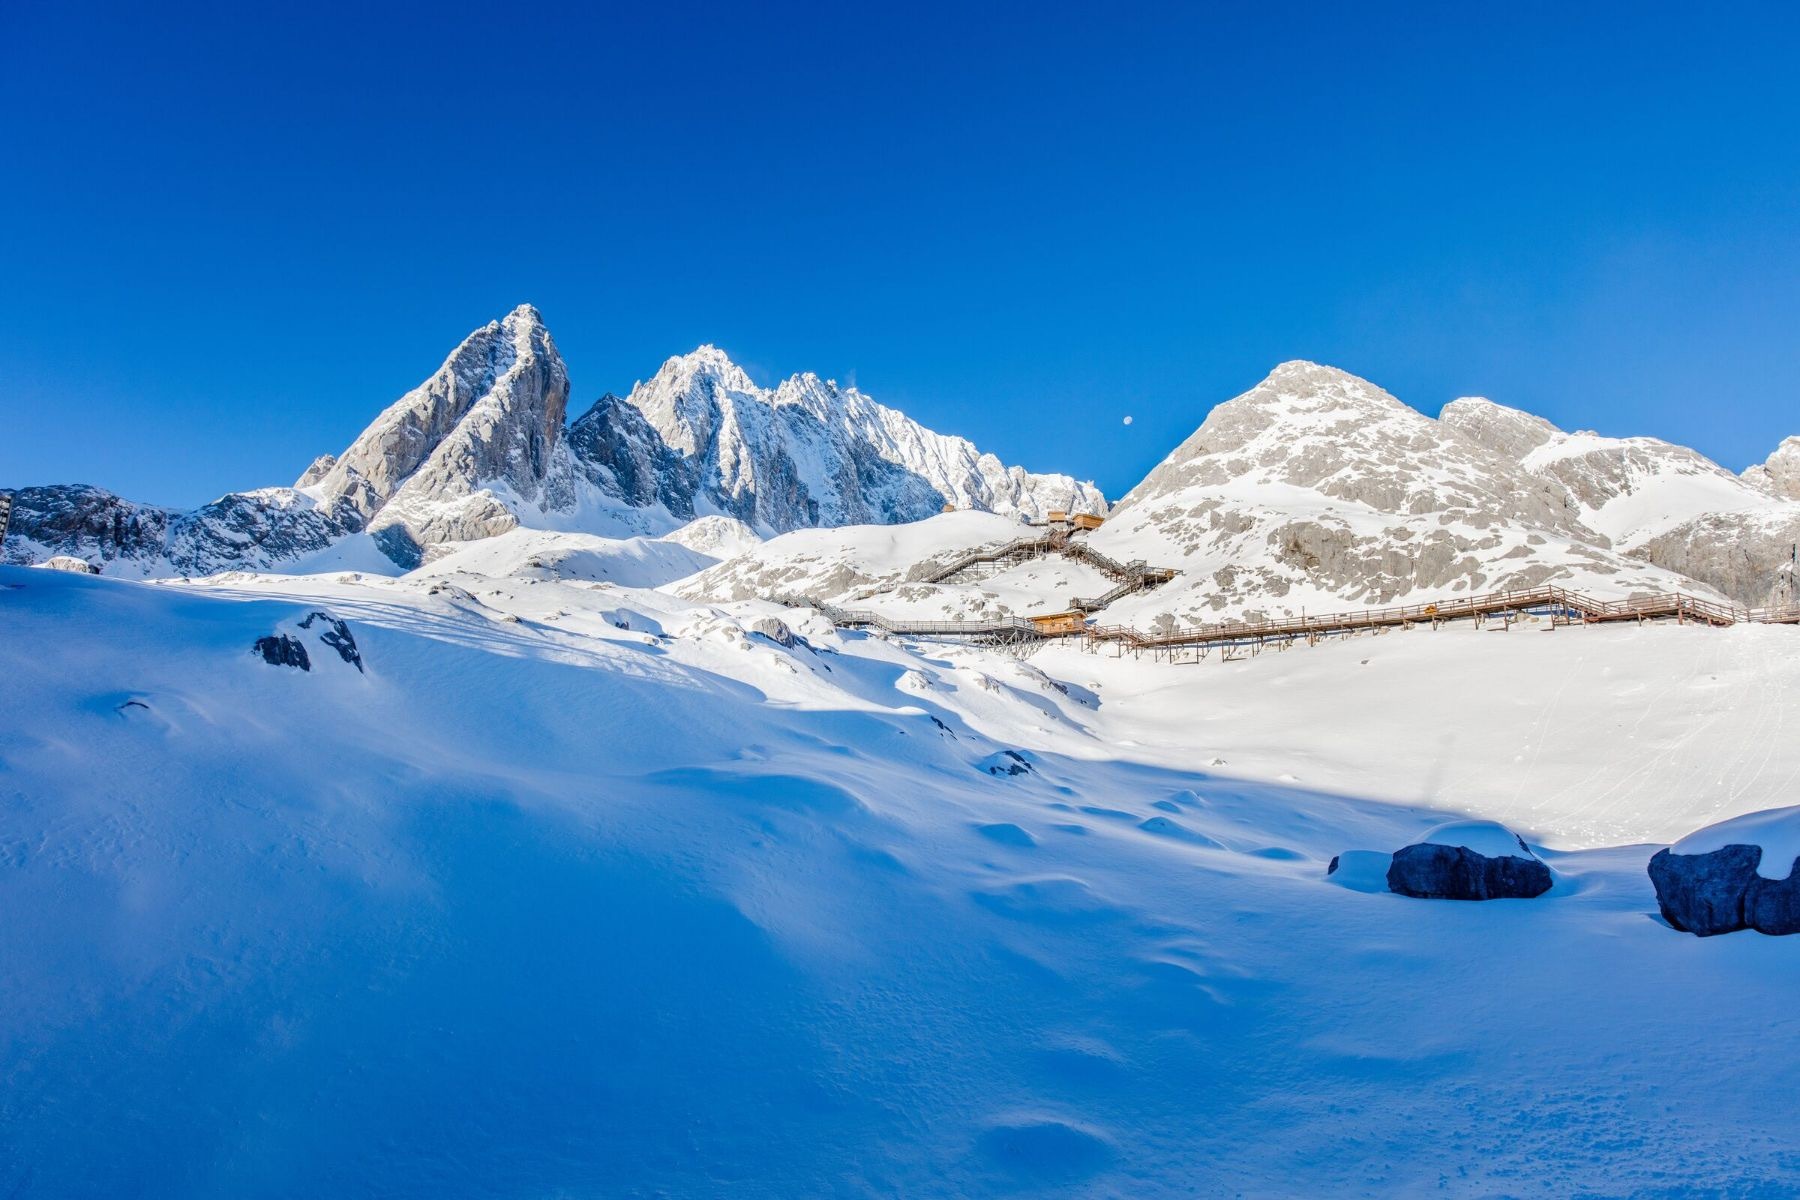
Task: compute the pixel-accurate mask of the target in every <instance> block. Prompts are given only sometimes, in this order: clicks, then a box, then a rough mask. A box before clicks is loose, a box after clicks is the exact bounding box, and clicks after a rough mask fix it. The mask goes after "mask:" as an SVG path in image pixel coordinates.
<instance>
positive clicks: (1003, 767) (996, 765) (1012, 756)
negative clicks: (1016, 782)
mask: <svg viewBox="0 0 1800 1200" xmlns="http://www.w3.org/2000/svg"><path fill="white" fill-rule="evenodd" d="M981 769H982V770H984V771H986V772H987V773H988V774H989V775H999V776H1010V775H1029V774H1031V773H1032V772H1033V771H1034V770H1036V769H1037V768H1035V767H1033V766H1032V765H1031V760H1030V759H1028V758H1026V757H1025V756H1024V755H1023V754H1021V753H1019V752H1018V751H1017V750H1002V751H1000V752H999V753H998V754H990V755H988V756H987V757H986V758H984V759H982V760H981Z"/></svg>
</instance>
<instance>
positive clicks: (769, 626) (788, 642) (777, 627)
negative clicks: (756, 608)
mask: <svg viewBox="0 0 1800 1200" xmlns="http://www.w3.org/2000/svg"><path fill="white" fill-rule="evenodd" d="M750 632H752V633H760V634H762V635H763V636H764V637H766V638H768V639H769V640H770V641H771V642H774V643H775V644H776V645H777V646H786V647H787V648H789V649H790V650H791V649H793V647H794V645H795V643H796V642H798V641H799V639H798V638H796V637H795V636H794V631H793V630H791V629H789V628H788V627H787V622H786V621H783V620H782V619H781V618H780V617H760V618H758V619H757V620H756V621H755V622H754V623H752V624H751V626H750Z"/></svg>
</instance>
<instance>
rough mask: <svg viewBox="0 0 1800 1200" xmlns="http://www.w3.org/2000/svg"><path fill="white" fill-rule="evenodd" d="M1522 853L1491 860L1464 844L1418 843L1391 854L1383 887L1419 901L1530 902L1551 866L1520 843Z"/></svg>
mask: <svg viewBox="0 0 1800 1200" xmlns="http://www.w3.org/2000/svg"><path fill="white" fill-rule="evenodd" d="M1520 850H1521V852H1522V854H1521V855H1517V856H1515V855H1511V854H1502V855H1497V856H1494V857H1492V858H1490V857H1489V856H1487V855H1485V854H1477V853H1476V852H1475V851H1473V850H1470V849H1469V848H1468V847H1466V846H1440V845H1437V844H1435V843H1430V842H1423V843H1420V844H1418V845H1413V846H1403V847H1401V848H1400V849H1399V850H1397V851H1395V852H1394V861H1393V862H1392V863H1391V864H1390V865H1389V867H1388V873H1387V881H1388V890H1389V891H1390V892H1395V893H1397V894H1399V895H1402V896H1414V897H1417V898H1419V899H1421V900H1504V899H1522V900H1529V899H1530V898H1532V897H1533V896H1541V895H1543V894H1544V893H1545V892H1547V891H1549V890H1550V887H1551V885H1552V883H1554V882H1555V881H1554V880H1553V879H1552V878H1551V876H1550V868H1549V867H1546V866H1545V865H1544V864H1543V863H1542V862H1540V861H1538V859H1537V857H1536V856H1535V855H1532V854H1531V852H1530V851H1529V850H1526V849H1525V848H1524V846H1523V844H1521V845H1520Z"/></svg>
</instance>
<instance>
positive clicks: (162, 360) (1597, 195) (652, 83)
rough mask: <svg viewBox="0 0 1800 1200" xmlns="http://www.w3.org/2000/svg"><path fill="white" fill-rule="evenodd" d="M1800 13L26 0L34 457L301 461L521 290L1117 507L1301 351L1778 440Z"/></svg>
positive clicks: (0, 84)
mask: <svg viewBox="0 0 1800 1200" xmlns="http://www.w3.org/2000/svg"><path fill="white" fill-rule="evenodd" d="M1797 12H1800V6H1796V5H1793V4H1781V5H1767V6H1757V5H1728V6H1724V7H1722V8H1717V9H1710V10H1709V9H1703V8H1699V7H1695V6H1692V5H1672V4H1670V5H1659V4H1637V3H1633V4H1619V5H1606V4H1592V5H1590V4H1578V5H1570V4H1566V3H1560V2H1559V3H1554V4H1508V5H1486V6H1475V5H1460V4H1439V3H1430V4H1421V5H1417V6H1384V5H1363V4H1342V5H1338V4H1330V5H1327V4H1317V5H1296V6H1291V7H1289V6H1283V5H1279V4H1240V3H1234V4H1229V5H1199V4H1196V5H1180V6H1171V7H1167V8H1163V7H1154V6H1133V5H1099V4H1080V5H1067V6H1058V5H1044V4H1031V5H1019V6H1016V7H1013V6H1003V5H997V4H972V5H971V4H956V5H946V6H943V7H928V6H924V5H915V4H890V5H866V4H832V5H821V6H818V7H816V8H813V7H809V8H802V7H788V6H783V5H767V4H756V5H724V4H720V5H718V6H716V7H712V6H709V7H698V6H686V5H682V4H669V3H655V4H633V5H629V6H625V5H620V6H601V5H585V4H574V5H567V6H563V5H559V4H554V3H548V4H533V5H527V6H517V5H514V6H507V5H496V4H491V3H490V4H483V5H479V6H470V7H467V8H462V9H459V8H458V7H457V6H456V5H454V4H433V5H429V6H420V7H419V8H417V9H416V10H414V11H411V12H408V11H405V9H404V7H403V6H398V5H395V6H389V5H382V4H370V3H360V4H355V5H344V6H337V5H332V4H284V5H263V4H244V3H238V2H233V3H219V4H213V5H191V4H186V3H180V2H176V0H158V3H155V4H143V3H130V4H124V3H119V4H94V3H83V2H80V0H0V112H4V113H5V114H6V119H5V120H4V121H0V172H3V173H0V181H3V182H4V186H0V414H3V415H4V416H5V418H6V421H7V424H6V427H5V430H4V432H3V433H0V483H5V484H27V483H47V482H66V481H77V480H79V481H86V482H95V483H99V484H102V485H104V486H107V487H110V488H112V489H114V490H116V491H119V492H121V493H123V494H125V495H128V496H131V497H133V498H135V499H142V500H149V501H157V502H163V503H172V504H183V505H186V504H193V503H197V502H201V501H204V500H206V499H209V498H211V497H212V496H214V495H216V494H218V493H221V492H224V491H226V490H230V489H234V488H241V487H247V486H255V485H261V484H268V483H285V482H289V481H290V480H291V479H292V478H293V477H294V476H295V475H296V474H297V473H298V472H299V471H300V470H301V469H302V468H303V467H304V466H305V465H306V463H307V462H308V461H309V460H310V459H311V458H312V456H313V455H315V454H317V453H320V452H323V451H327V450H337V449H340V448H342V446H343V445H344V444H345V443H346V442H348V441H349V440H350V439H351V438H352V437H353V436H354V435H355V434H356V433H357V432H358V430H360V429H361V427H362V426H363V425H364V424H365V423H366V422H367V421H368V419H369V418H370V417H372V416H373V415H374V414H375V413H376V412H377V411H378V410H379V409H380V408H382V407H383V406H384V405H386V404H387V403H388V402H390V401H391V400H392V399H393V398H394V397H396V396H397V395H399V394H400V393H401V392H403V391H405V390H406V389H407V388H409V387H411V386H413V385H414V384H416V383H417V382H418V381H420V380H421V379H422V378H424V377H425V376H426V375H427V374H429V373H430V372H431V371H432V370H433V369H435V368H436V366H437V365H438V364H439V362H440V361H441V360H442V359H443V357H444V355H445V354H447V353H448V352H449V350H450V349H451V348H452V347H453V346H454V345H455V344H456V342H457V340H458V339H459V338H461V337H462V336H463V335H464V334H465V333H467V332H468V331H469V330H470V329H473V328H474V327H476V326H478V325H480V324H482V323H484V322H486V321H487V320H489V319H491V318H493V317H497V316H500V315H502V314H504V313H505V312H506V311H507V310H508V309H510V308H511V307H512V306H513V305H515V304H517V303H519V302H521V301H530V302H531V303H534V304H536V305H537V306H538V307H539V308H540V309H541V310H542V311H543V313H544V315H545V318H546V319H547V321H548V322H549V324H550V328H551V330H552V332H553V333H554V334H555V336H556V339H557V341H558V343H559V344H560V345H561V347H562V350H563V353H564V355H565V357H566V358H567V359H568V362H569V367H570V371H571V374H572V376H573V379H574V386H575V398H574V400H573V402H572V407H573V408H575V409H576V410H577V411H579V410H581V409H582V408H585V406H586V404H587V403H588V402H589V401H591V400H592V399H593V398H594V397H596V396H598V395H600V394H601V393H602V392H604V391H607V390H609V389H610V390H621V389H624V388H626V387H628V386H629V385H630V384H631V383H632V382H633V381H634V380H636V379H638V378H641V377H644V376H646V375H648V374H649V373H651V372H652V371H654V370H655V368H656V366H657V365H658V364H659V363H660V362H661V361H662V359H663V358H665V357H666V356H668V355H669V354H672V353H679V352H682V351H685V350H688V349H691V348H692V347H693V346H695V345H696V344H698V343H700V342H706V341H710V342H716V343H718V344H719V345H721V346H723V347H725V348H726V349H727V350H728V351H730V352H731V353H732V354H733V355H734V356H735V357H737V358H738V360H739V361H740V362H742V363H744V364H745V365H746V366H747V367H748V368H749V369H750V370H751V373H752V374H753V375H756V376H758V377H759V378H761V379H763V380H764V381H768V380H770V379H773V378H776V377H778V376H781V375H786V374H788V373H791V372H795V371H801V370H815V371H818V372H819V373H820V374H824V375H832V376H835V377H837V378H839V379H840V380H843V379H849V378H854V379H855V380H856V382H857V383H858V384H859V385H861V386H862V387H863V388H864V390H866V391H868V392H870V393H871V394H873V395H874V396H876V397H877V398H878V399H880V400H883V401H885V402H888V403H891V404H895V405H897V406H899V407H900V408H903V409H905V410H906V411H907V412H909V413H911V414H913V415H914V416H916V417H918V418H919V419H920V420H922V421H924V422H925V423H927V424H928V425H931V426H934V427H936V428H939V429H942V430H945V431H949V432H956V433H962V434H966V435H968V436H970V437H972V438H973V439H974V440H975V441H976V442H977V443H978V444H979V445H981V446H983V447H984V448H987V449H991V450H993V451H995V452H996V453H998V454H1000V455H1001V456H1002V457H1003V458H1006V459H1007V460H1009V461H1016V462H1021V463H1023V464H1025V465H1026V466H1029V467H1032V468H1036V469H1044V470H1049V469H1055V470H1064V471H1069V472H1071V473H1074V474H1076V475H1080V476H1084V477H1091V478H1095V479H1097V480H1098V481H1099V482H1100V483H1101V484H1102V486H1103V487H1105V488H1106V489H1107V491H1108V492H1109V493H1111V494H1115V495H1116V494H1118V493H1119V492H1122V491H1123V490H1125V489H1126V488H1128V487H1129V486H1130V485H1131V484H1133V483H1134V482H1136V480H1137V479H1138V478H1139V477H1140V476H1141V475H1142V474H1143V473H1144V472H1145V471H1146V470H1147V469H1148V468H1149V467H1150V466H1151V465H1153V464H1154V463H1155V462H1156V461H1157V460H1158V459H1159V458H1160V457H1161V456H1162V455H1163V454H1164V453H1165V452H1167V450H1168V449H1170V448H1171V447H1172V446H1173V445H1174V444H1175V443H1176V442H1177V441H1178V440H1179V439H1180V438H1181V437H1183V436H1185V435H1186V434H1187V433H1189V432H1190V431H1191V430H1192V429H1193V427H1194V426H1195V425H1196V424H1198V423H1199V422H1200V420H1201V419H1202V418H1203V417H1204V415H1205V413H1206V411H1207V409H1208V408H1209V407H1210V406H1211V405H1213V404H1214V403H1217V402H1218V401H1220V400H1222V399H1225V398H1228V397H1229V396H1231V395H1233V394H1234V393H1236V392H1238V391H1241V390H1242V389H1243V388H1245V387H1247V386H1249V385H1250V384H1252V383H1254V382H1255V381H1256V380H1257V379H1259V378H1260V377H1261V376H1262V375H1263V374H1264V372H1266V371H1267V369H1268V368H1269V367H1270V366H1272V365H1273V364H1274V363H1276V362H1278V361H1280V360H1283V359H1287V358H1311V359H1317V360H1321V361H1325V362H1330V363H1333V364H1335V365H1338V366H1341V367H1344V368H1346V369H1348V370H1352V371H1355V372H1357V373H1358V374H1361V375H1365V376H1367V377H1369V378H1371V379H1373V380H1375V381H1376V382H1377V383H1380V384H1382V385H1383V386H1385V387H1387V388H1388V389H1389V390H1390V391H1393V392H1394V393H1395V394H1397V395H1399V396H1400V397H1401V398H1402V399H1404V400H1406V401H1408V402H1410V403H1412V404H1414V405H1415V406H1417V407H1419V408H1421V409H1424V410H1425V411H1427V412H1431V413H1435V412H1436V411H1437V409H1438V407H1439V406H1440V405H1441V404H1442V403H1443V402H1444V401H1446V400H1449V399H1451V398H1453V397H1455V396H1458V395H1463V394H1470V393H1479V394H1486V395H1489V396H1492V397H1493V398H1495V399H1497V400H1500V401H1502V402H1505V403H1511V404H1516V405H1519V406H1521V407H1525V408H1529V409H1531V410H1533V411H1536V412H1539V413H1542V414H1544V415H1545V416H1548V417H1550V418H1551V419H1552V420H1554V421H1556V422H1558V423H1559V424H1562V425H1564V426H1567V427H1582V428H1598V429H1599V430H1601V431H1602V432H1606V433H1616V434H1625V433H1653V434H1657V435H1659V436H1663V437H1668V438H1671V439H1674V440H1677V441H1682V442H1687V443H1689V444H1692V445H1695V446H1697V447H1699V448H1700V449H1702V450H1703V451H1705V452H1707V453H1708V454H1711V455H1713V456H1714V457H1716V458H1718V459H1719V460H1720V461H1722V462H1724V463H1725V464H1726V465H1728V466H1730V467H1732V468H1733V469H1738V468H1741V467H1743V466H1745V465H1746V464H1747V463H1749V462H1751V461H1753V460H1760V459H1761V458H1762V457H1763V456H1764V455H1766V454H1767V453H1768V452H1769V451H1770V450H1771V449H1773V447H1774V445H1775V443H1776V442H1777V441H1778V440H1779V439H1780V437H1782V436H1783V435H1786V434H1791V433H1800V390H1797V389H1796V385H1795V381H1796V379H1800V336H1797V331H1800V86H1796V70H1797V68H1796V63H1800V17H1797V16H1796V14H1797ZM1121 13H1122V14H1124V15H1121ZM1126 414H1130V415H1132V416H1133V417H1135V422H1134V423H1133V424H1132V425H1131V426H1129V427H1127V426H1125V425H1124V424H1123V422H1122V418H1123V417H1124V416H1125V415H1126ZM1090 419H1091V420H1090Z"/></svg>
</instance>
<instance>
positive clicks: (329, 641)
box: [300, 612, 363, 673]
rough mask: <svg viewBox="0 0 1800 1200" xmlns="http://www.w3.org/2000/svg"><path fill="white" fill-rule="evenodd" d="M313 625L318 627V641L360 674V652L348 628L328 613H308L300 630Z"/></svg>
mask: <svg viewBox="0 0 1800 1200" xmlns="http://www.w3.org/2000/svg"><path fill="white" fill-rule="evenodd" d="M315 624H317V625H318V627H319V634H318V638H319V640H320V641H321V642H323V643H325V644H326V645H327V646H330V647H331V648H332V649H333V650H336V651H337V656H338V657H339V658H341V659H343V660H344V661H345V662H347V663H349V664H350V665H351V666H353V667H355V668H356V669H357V671H358V672H359V673H360V672H361V671H362V669H363V660H362V651H360V650H358V649H357V648H356V639H355V638H353V637H351V636H350V627H349V626H348V625H346V624H344V623H343V622H342V621H340V620H338V619H337V618H336V617H334V616H332V615H331V614H330V613H322V612H310V613H307V614H306V619H305V620H304V621H301V622H300V628H302V629H311V628H313V626H314V625H315Z"/></svg>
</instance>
